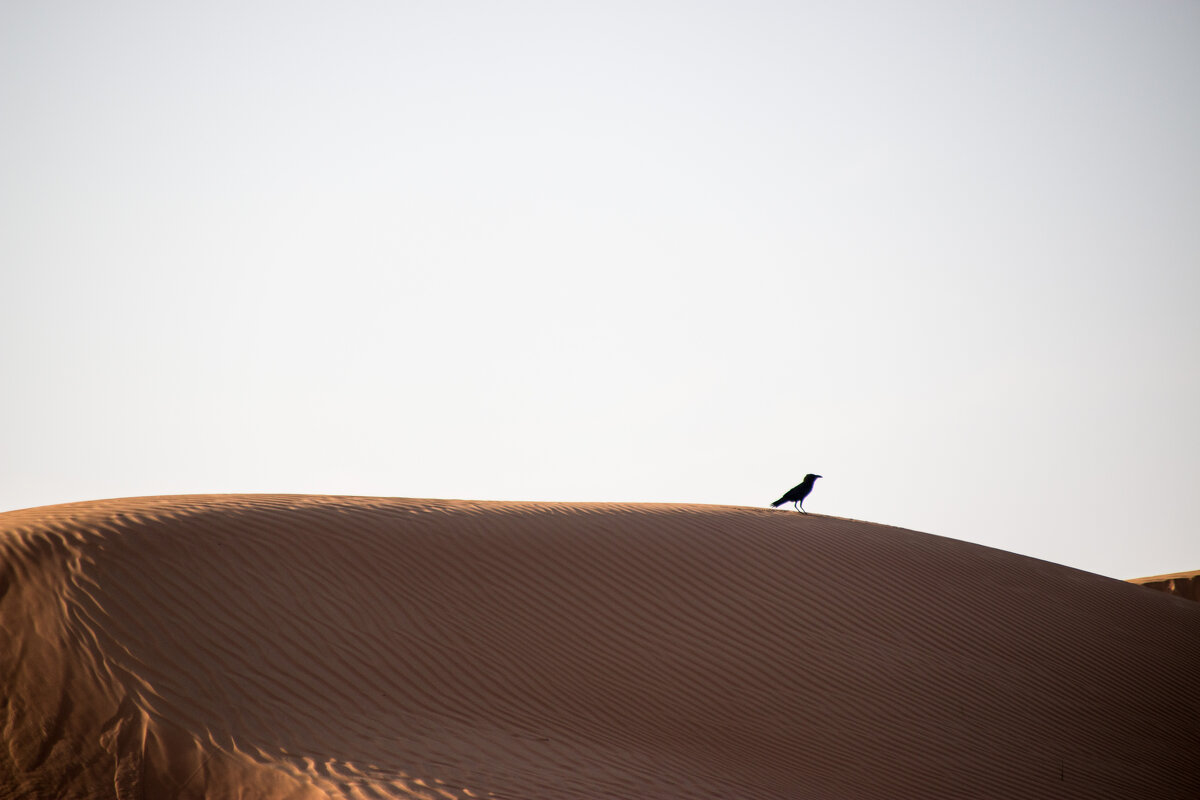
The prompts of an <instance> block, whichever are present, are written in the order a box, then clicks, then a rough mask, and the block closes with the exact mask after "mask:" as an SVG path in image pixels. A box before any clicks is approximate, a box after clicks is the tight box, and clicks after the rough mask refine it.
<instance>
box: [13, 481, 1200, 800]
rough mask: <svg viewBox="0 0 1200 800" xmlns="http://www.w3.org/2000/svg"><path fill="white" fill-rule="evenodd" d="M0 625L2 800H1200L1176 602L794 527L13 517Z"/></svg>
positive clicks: (170, 506)
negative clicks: (398, 799) (197, 799)
mask: <svg viewBox="0 0 1200 800" xmlns="http://www.w3.org/2000/svg"><path fill="white" fill-rule="evenodd" d="M1019 523H1020V521H1019V520H1014V524H1019ZM0 630H2V631H3V634H4V636H5V639H6V641H5V642H4V647H3V648H2V649H0V680H2V681H3V686H4V698H5V699H4V708H3V713H2V714H0V722H2V723H3V726H4V742H5V747H4V748H0V797H3V798H18V797H63V798H106V797H112V798H121V799H122V800H126V798H143V797H145V798H158V797H180V798H191V797H206V798H249V797H263V798H305V799H307V798H325V797H331V798H342V797H347V798H381V797H383V798H387V797H404V798H407V797H422V798H468V797H497V798H658V797H661V798H683V797H689V798H732V797H754V798H773V797H777V798H810V797H811V798H827V797H839V798H842V797H854V798H930V797H934V798H938V797H944V798H992V797H994V798H1012V797H1039V798H1043V797H1045V798H1049V797H1061V798H1089V800H1090V799H1094V798H1110V797H1111V798H1129V797H1154V798H1194V797H1196V796H1197V794H1198V790H1200V722H1198V721H1200V688H1198V687H1197V682H1196V680H1195V666H1196V664H1197V663H1200V605H1197V604H1195V603H1193V602H1191V601H1188V600H1184V599H1182V598H1178V597H1172V596H1170V595H1167V594H1162V593H1156V592H1148V591H1145V590H1144V589H1143V588H1141V587H1139V586H1136V585H1133V584H1129V583H1125V582H1122V581H1116V580H1111V579H1108V578H1105V577H1101V576H1097V575H1091V574H1088V573H1083V572H1080V571H1077V570H1073V569H1070V568H1067V567H1063V566H1059V565H1055V564H1050V563H1047V562H1042V561H1038V560H1035V559H1031V558H1026V557H1022V556H1018V555H1014V554H1011V553H1006V552H1003V551H998V550H993V549H990V548H986V547H981V546H979V545H974V544H970V543H966V542H961V541H957V540H953V539H947V538H943V537H937V536H932V535H929V534H922V533H917V532H914V531H907V530H903V529H899V528H892V527H888V526H883V525H875V524H870V523H865V522H858V521H853V520H844V519H838V518H833V517H823V516H819V515H815V514H813V515H807V516H806V515H800V514H795V513H790V512H785V511H773V510H766V509H748V508H736V507H727V506H698V505H648V504H640V505H622V504H567V503H515V502H470V501H445V500H421V499H400V498H366V497H327V496H301V495H207V496H206V495H196V496H179V497H150V498H126V499H120V500H106V501H96V502H90V503H76V504H68V505H61V506H51V507H45V508H36V509H26V510H22V511H14V512H8V513H5V514H0Z"/></svg>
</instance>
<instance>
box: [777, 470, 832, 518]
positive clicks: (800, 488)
mask: <svg viewBox="0 0 1200 800" xmlns="http://www.w3.org/2000/svg"><path fill="white" fill-rule="evenodd" d="M819 477H821V476H820V475H813V474H812V473H811V472H810V473H808V474H807V475H805V476H804V480H802V481H800V483H798V484H796V485H795V486H793V487H792V488H790V489H788V490H787V492H785V493H784V495H783V497H781V498H779V499H778V500H776V501H775V502H774V503H771V508H779V507H780V506H781V505H783V504H784V503H793V504H795V506H796V510H797V511H799V512H800V513H801V514H807V513H808V512H807V511H805V510H804V498H806V497H808V493H809V492H811V491H812V490H813V484H815V483H816V482H817V478H819Z"/></svg>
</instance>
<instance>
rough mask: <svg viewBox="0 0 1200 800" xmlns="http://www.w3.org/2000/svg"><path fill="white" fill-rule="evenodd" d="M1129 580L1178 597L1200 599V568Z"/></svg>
mask: <svg viewBox="0 0 1200 800" xmlns="http://www.w3.org/2000/svg"><path fill="white" fill-rule="evenodd" d="M1129 582H1130V583H1136V584H1139V585H1141V586H1145V587H1146V588H1147V589H1155V590H1157V591H1160V592H1166V593H1167V594H1173V595H1176V596H1177V597H1186V598H1187V599H1189V600H1200V570H1192V571H1190V572H1172V573H1171V574H1170V575H1152V576H1150V577H1148V578H1133V579H1132V580H1130V581H1129Z"/></svg>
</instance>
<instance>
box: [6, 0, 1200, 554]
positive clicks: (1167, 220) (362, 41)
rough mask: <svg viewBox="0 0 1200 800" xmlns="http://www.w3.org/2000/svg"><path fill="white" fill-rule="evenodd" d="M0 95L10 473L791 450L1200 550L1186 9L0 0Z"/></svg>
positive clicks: (347, 485)
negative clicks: (17, 0) (56, 0)
mask: <svg viewBox="0 0 1200 800" xmlns="http://www.w3.org/2000/svg"><path fill="white" fill-rule="evenodd" d="M0 123H2V124H0V302H2V303H3V306H2V308H3V314H0V342H2V347H0V379H2V387H3V388H2V391H0V510H9V509H16V508H23V507H28V506H36V505H43V504H50V503H59V502H70V501H79V500H92V499H99V498H107V497H122V496H134V495H154V494H190V493H207V492H296V493H321V494H325V493H329V494H360V495H387V496H411V497H447V498H467V499H527V500H588V501H592V500H595V501H648V502H697V503H717V504H736V505H750V506H765V505H766V504H767V503H769V502H770V501H772V500H774V499H775V498H776V497H778V496H779V495H780V494H782V493H783V491H785V490H786V489H788V488H789V487H791V486H792V485H793V484H795V483H798V482H799V481H800V479H801V478H802V477H803V476H804V474H805V473H806V472H816V473H819V474H821V475H823V476H825V477H824V479H823V480H821V481H819V482H818V484H817V488H816V490H815V491H814V492H813V494H812V496H811V497H810V498H809V500H808V501H807V502H806V504H805V506H806V508H807V509H808V510H809V511H811V512H814V513H821V514H832V515H837V516H844V517H852V518H856V519H864V520H870V521H873V522H882V523H888V524H893V525H899V526H903V527H908V528H914V529H917V530H922V531H927V532H929V533H935V534H940V535H944V536H952V537H955V538H958V539H965V540H969V541H973V542H978V543H981V544H985V545H989V546H991V547H997V548H1001V549H1004V550H1010V551H1014V552H1018V553H1022V554H1026V555H1030V556H1036V557H1038V558H1044V559H1047V560H1050V561H1055V562H1059V563H1063V564H1068V565H1070V566H1074V567H1078V568H1080V569H1085V570H1088V571H1092V572H1098V573H1101V574H1105V575H1110V576H1113V577H1118V578H1128V577H1134V576H1139V575H1151V574H1159V573H1165V572H1173V571H1181V570H1192V569H1200V525H1198V520H1200V420H1198V414H1200V4H1198V3H1195V2H1184V1H1183V0H1179V1H1177V2H1167V1H1165V0H1163V1H1159V0H1155V1H1154V2H1147V0H1130V1H1129V2H1105V1H1104V0H1099V1H1096V0H1087V1H1086V2H1083V1H1081V2H1062V1H1058V0H1031V1H1030V2H1013V0H1005V1H1004V2H996V3H991V4H980V3H961V2H949V1H948V2H862V3H844V2H828V3H804V2H746V0H737V2H732V1H731V2H653V0H651V1H649V2H647V0H638V2H614V1H613V0H605V1H604V2H588V3H582V2H504V1H503V0H493V1H490V2H405V1H404V0H379V2H359V1H358V0H342V1H340V2H337V3H332V2H331V3H317V2H294V1H289V2H282V1H281V2H254V0H238V2H215V1H214V0H206V2H203V3H186V4H185V3H161V2H125V1H123V0H117V1H114V2H104V3H96V2H53V1H51V2H32V1H29V2H11V1H10V2H4V3H3V4H0ZM779 513H784V512H779Z"/></svg>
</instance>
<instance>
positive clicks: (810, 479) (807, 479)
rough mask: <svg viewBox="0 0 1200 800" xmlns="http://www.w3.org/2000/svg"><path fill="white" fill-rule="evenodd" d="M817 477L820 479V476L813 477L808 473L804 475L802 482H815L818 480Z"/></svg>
mask: <svg viewBox="0 0 1200 800" xmlns="http://www.w3.org/2000/svg"><path fill="white" fill-rule="evenodd" d="M819 477H821V476H820V475H813V474H812V473H811V472H810V473H808V474H807V475H805V476H804V480H806V481H815V480H816V479H817V478H819Z"/></svg>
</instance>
